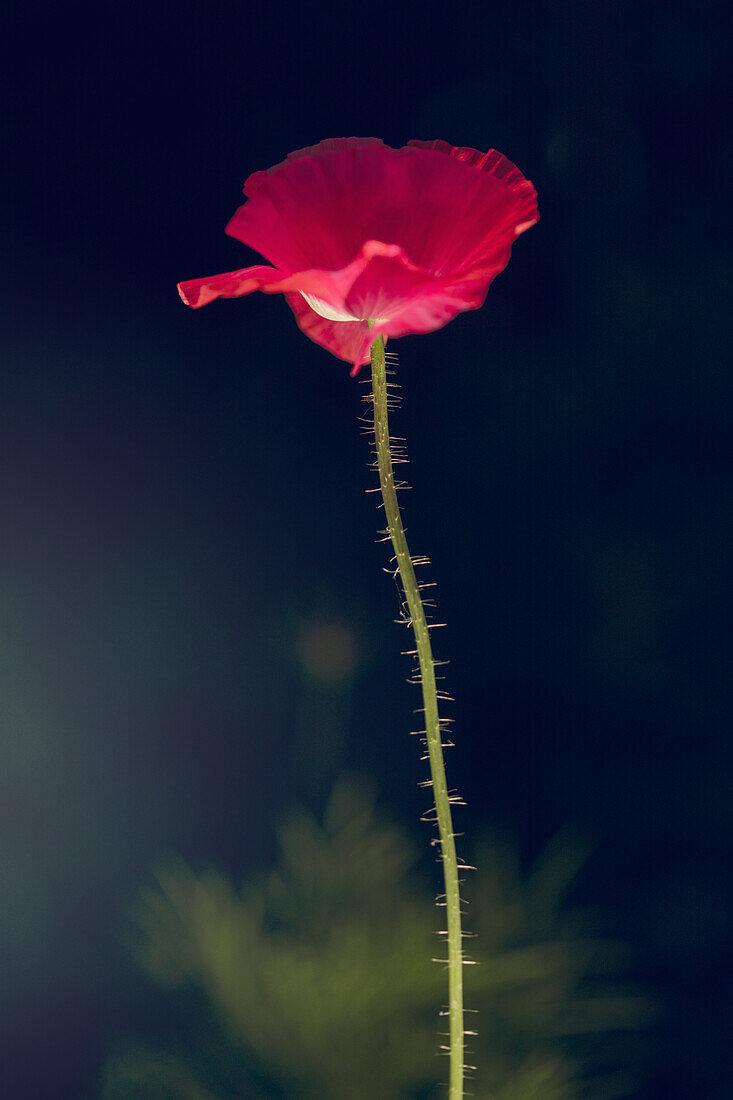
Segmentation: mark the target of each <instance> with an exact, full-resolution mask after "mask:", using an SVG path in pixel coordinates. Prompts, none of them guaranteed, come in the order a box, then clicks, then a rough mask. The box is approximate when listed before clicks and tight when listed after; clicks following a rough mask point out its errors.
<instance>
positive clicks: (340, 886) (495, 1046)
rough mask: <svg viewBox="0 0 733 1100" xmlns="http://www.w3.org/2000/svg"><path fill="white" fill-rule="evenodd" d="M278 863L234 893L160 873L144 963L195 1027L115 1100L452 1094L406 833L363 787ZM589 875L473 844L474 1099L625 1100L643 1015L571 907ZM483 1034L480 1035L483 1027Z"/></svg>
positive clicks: (206, 877)
mask: <svg viewBox="0 0 733 1100" xmlns="http://www.w3.org/2000/svg"><path fill="white" fill-rule="evenodd" d="M279 846H280V858H279V863H278V866H277V867H276V869H275V870H273V871H272V872H271V873H270V874H269V875H268V876H267V877H266V878H264V880H263V881H261V882H258V883H255V884H248V885H245V886H244V887H243V888H242V889H241V890H236V889H235V888H234V887H233V885H232V884H231V882H230V881H229V880H228V879H227V878H226V877H224V876H222V875H220V874H217V873H214V872H208V873H205V874H202V875H196V874H194V873H193V872H192V871H191V870H190V869H189V868H188V867H186V866H184V865H183V864H180V863H178V864H175V865H169V866H168V867H167V868H165V869H163V870H161V871H160V872H159V873H158V875H157V881H156V883H155V885H154V886H152V887H151V888H150V889H148V890H147V891H146V893H145V895H144V897H143V899H142V902H141V904H140V906H139V908H138V910H137V912H136V916H135V934H134V950H135V952H136V954H137V957H138V958H139V960H140V961H141V963H142V965H143V967H144V968H145V969H146V971H147V972H148V973H149V974H150V975H151V976H152V977H153V978H154V979H155V980H156V981H157V982H158V983H160V984H161V985H162V986H163V987H165V988H167V989H168V990H169V991H171V994H172V996H173V997H174V999H175V1000H176V1001H177V1002H178V1005H179V1007H180V1009H181V1010H182V1012H183V1018H184V1024H183V1030H182V1032H179V1036H178V1038H177V1041H176V1043H174V1044H172V1045H170V1046H169V1047H168V1048H167V1049H154V1048H152V1047H148V1046H144V1045H141V1044H137V1045H131V1044H127V1045H123V1046H121V1047H120V1048H119V1049H118V1051H117V1053H116V1054H114V1055H113V1056H112V1057H111V1058H110V1060H109V1062H108V1064H107V1067H106V1070H105V1074H104V1081H103V1085H102V1097H103V1100H128V1098H133V1097H135V1098H140V1100H227V1098H231V1100H234V1098H242V1100H244V1098H246V1100H276V1098H278V1100H279V1098H282V1100H285V1098H287V1100H316V1098H318V1100H398V1098H405V1097H413V1098H418V1097H419V1098H421V1100H428V1098H433V1097H437V1096H439V1095H442V1092H441V1090H440V1088H439V1082H440V1080H441V1079H442V1076H443V1075H444V1074H445V1069H444V1066H445V1065H446V1063H445V1062H443V1061H442V1060H441V1059H440V1058H439V1057H438V1045H439V1041H440V1040H439V1037H438V1036H437V1035H436V1031H437V1030H438V1027H439V1025H438V1026H436V1019H437V1018H438V1011H439V1009H440V1005H441V1000H442V998H443V997H444V996H445V976H444V973H443V969H442V967H440V966H438V965H435V964H431V962H430V960H431V958H433V957H435V956H436V955H440V940H438V939H437V937H436V921H437V920H439V917H438V914H439V913H440V910H436V909H435V907H434V906H432V905H431V903H430V898H429V895H428V894H427V892H426V891H425V890H424V889H423V888H422V886H421V883H420V879H419V876H418V875H417V873H416V868H415V856H414V853H413V851H412V848H411V845H410V843H409V842H408V840H407V838H406V837H405V836H404V835H403V833H402V832H401V831H400V830H399V829H398V828H397V827H395V826H394V825H392V824H390V823H389V822H387V821H385V820H384V818H383V816H382V815H381V813H380V812H379V811H378V810H377V809H376V807H375V800H374V797H373V795H372V794H371V792H370V791H369V789H368V788H367V786H366V785H364V784H363V783H360V782H358V781H356V780H354V779H348V778H347V779H342V780H340V781H339V782H338V783H337V785H336V787H335V789H334V791H333V793H332V795H331V798H330V800H329V802H328V805H327V808H326V811H325V815H324V819H323V822H322V823H319V822H317V821H316V820H315V819H314V818H313V817H312V816H311V815H309V814H308V813H305V812H299V813H296V814H293V815H292V816H291V817H290V818H289V819H288V820H286V821H285V822H284V823H283V825H282V827H281V829H280V830H279ZM582 862H583V853H582V852H581V851H580V849H579V848H578V846H577V845H575V844H573V843H572V842H571V841H570V840H569V839H568V838H560V839H558V840H557V841H556V842H555V844H553V845H552V847H551V848H550V849H549V850H548V851H546V852H545V854H544V856H543V857H542V859H541V860H540V861H539V862H538V863H537V865H536V866H535V868H534V869H533V870H532V872H531V873H529V874H523V873H522V871H521V868H520V865H519V862H518V860H517V858H516V856H515V855H514V854H513V853H512V852H511V850H510V848H509V846H508V845H504V844H501V843H499V842H497V841H495V840H492V841H486V842H484V844H483V845H482V846H481V847H480V850H479V853H478V863H479V866H480V873H479V874H478V875H477V876H475V877H473V879H472V880H470V881H469V883H467V889H466V895H467V896H468V897H469V898H470V906H469V910H468V912H469V916H468V921H467V923H468V926H469V927H470V928H471V929H472V930H473V932H475V934H476V938H475V940H472V941H470V944H469V950H470V949H471V947H473V948H474V950H473V957H474V960H475V962H476V964H477V965H475V966H471V967H470V968H468V970H467V999H468V1004H469V1006H470V1007H471V1008H472V1009H474V1010H475V1015H474V1014H473V1013H472V1014H470V1015H468V1017H467V1026H468V1027H469V1029H473V1028H474V1027H475V1028H476V1031H477V1034H476V1035H474V1036H471V1039H470V1042H469V1048H470V1049H472V1051H473V1056H472V1057H471V1058H470V1059H469V1060H471V1061H473V1062H475V1063H476V1066H477V1067H478V1068H477V1071H476V1074H475V1080H474V1081H473V1084H472V1085H470V1086H469V1090H470V1091H471V1092H472V1094H473V1095H474V1096H475V1097H479V1098H481V1097H486V1098H487V1100H488V1098H489V1097H491V1098H492V1100H580V1098H585V1097H598V1098H600V1097H614V1096H615V1097H618V1096H628V1095H629V1094H630V1093H631V1092H632V1091H633V1088H634V1079H633V1074H630V1073H628V1072H627V1067H626V1066H625V1065H624V1062H625V1061H628V1059H627V1058H625V1056H624V1047H623V1045H620V1046H619V1045H618V1044H616V1048H615V1049H614V1042H613V1039H614V1036H615V1037H616V1038H617V1039H618V1037H619V1036H624V1035H628V1033H629V1031H633V1030H635V1029H638V1028H639V1027H640V1026H642V1025H643V1023H644V1021H645V1019H646V1017H647V1016H648V1011H649V1008H648V1005H647V1003H646V1002H645V1000H644V999H643V998H641V997H640V996H638V995H635V994H633V993H629V992H624V991H623V989H622V988H621V986H620V984H619V982H618V980H617V979H614V978H613V974H614V972H615V971H616V969H617V964H618V961H619V951H618V949H617V948H614V947H613V946H612V945H611V944H609V943H605V942H599V941H597V940H594V939H589V938H587V937H586V936H585V934H584V931H583V922H582V921H581V919H580V918H579V917H578V915H577V914H576V913H573V912H572V911H567V910H566V908H565V907H564V899H565V896H566V893H567V890H568V887H569V886H570V884H571V883H572V881H573V879H574V876H575V874H576V872H577V871H578V869H579V867H580V866H581V865H582ZM474 1020H475V1021H477V1023H476V1024H475V1025H474V1024H473V1022H472V1021H474Z"/></svg>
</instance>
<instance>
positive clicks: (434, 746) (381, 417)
mask: <svg viewBox="0 0 733 1100" xmlns="http://www.w3.org/2000/svg"><path fill="white" fill-rule="evenodd" d="M370 327H371V325H370ZM370 356H371V370H372V400H373V408H374V438H375V447H376V456H377V466H378V469H379V484H380V488H381V491H382V500H383V502H384V511H385V515H386V517H387V528H388V531H389V537H390V539H391V541H392V546H393V548H394V553H395V560H396V563H397V570H398V572H399V576H400V580H401V583H402V590H403V593H404V598H405V603H406V605H407V610H408V612H409V624H410V625H411V626H412V630H413V633H414V636H415V648H416V653H417V661H418V667H419V676H420V686H421V690H422V699H423V709H424V714H425V737H426V740H427V747H428V757H429V761H430V776H431V780H432V786H433V796H434V799H435V814H436V820H437V826H438V836H439V851H440V857H441V861H442V864H443V878H444V882H445V902H444V904H445V909H446V916H447V931H446V933H445V935H446V936H447V944H448V959H447V963H448V1019H449V1057H450V1086H449V1098H450V1100H463V1076H464V1064H463V1061H464V1026H463V942H462V940H463V937H462V932H461V899H460V886H459V877H458V870H459V868H458V858H457V856H456V845H455V838H454V833H453V821H452V815H451V796H450V794H449V792H448V786H447V782H446V777H445V763H444V761H443V739H442V732H443V729H442V725H441V719H440V715H439V711H438V691H437V686H436V680H435V662H434V660H433V653H432V646H431V643H430V628H429V625H428V622H427V617H426V614H425V608H424V605H423V601H422V597H421V595H420V585H419V584H418V581H417V577H416V576H415V566H414V563H413V559H412V558H411V556H410V551H409V549H408V546H407V539H406V537H405V531H404V527H403V525H402V517H401V515H400V508H399V504H398V502H397V491H396V487H395V480H394V473H393V468H392V453H391V449H390V435H389V421H388V392H387V368H386V360H385V351H384V339H383V337H382V336H381V334H380V335H379V336H378V337H377V338H376V340H375V341H374V343H373V344H372V345H371V351H370Z"/></svg>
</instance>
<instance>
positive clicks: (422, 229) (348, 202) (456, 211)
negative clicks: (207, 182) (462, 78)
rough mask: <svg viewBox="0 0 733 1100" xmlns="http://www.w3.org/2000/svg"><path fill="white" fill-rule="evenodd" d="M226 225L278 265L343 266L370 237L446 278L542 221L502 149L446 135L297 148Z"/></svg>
mask: <svg viewBox="0 0 733 1100" xmlns="http://www.w3.org/2000/svg"><path fill="white" fill-rule="evenodd" d="M245 187H246V193H247V194H248V195H249V196H250V198H249V201H248V202H247V203H245V205H244V206H241V207H240V208H239V210H237V212H236V213H235V215H234V217H233V218H232V219H231V221H230V222H229V225H228V226H227V232H228V233H230V234H231V235H232V236H234V237H237V238H238V239H239V240H241V241H244V243H245V244H248V245H250V246H251V247H252V248H255V249H256V250H257V251H258V252H261V253H262V254H263V255H264V256H266V257H267V259H268V260H270V261H271V262H272V263H273V264H275V265H276V266H277V267H280V268H289V269H290V270H298V269H303V268H306V267H320V268H338V267H343V266H345V265H346V264H348V263H349V261H350V260H351V258H352V257H353V256H354V255H355V254H356V252H357V251H358V249H359V247H360V246H361V244H362V243H363V242H364V241H365V240H369V239H370V238H371V239H377V240H381V241H389V242H391V243H393V244H397V245H399V246H400V247H401V248H402V249H403V251H404V252H405V253H406V255H407V256H409V258H410V259H411V260H412V261H413V262H414V263H416V264H417V265H418V266H421V267H426V268H428V269H430V270H432V271H433V272H434V273H435V274H438V275H446V274H453V273H456V272H459V271H461V270H465V269H466V268H468V267H471V266H476V265H477V264H479V263H480V262H481V261H482V259H483V258H484V256H485V255H486V254H487V253H490V252H491V251H492V249H493V248H494V246H495V243H496V239H497V238H502V239H506V241H507V242H508V243H511V241H513V240H514V239H515V237H516V236H517V235H518V233H519V232H522V231H523V230H524V229H527V228H529V226H530V225H532V224H534V222H535V221H536V220H537V217H538V215H537V203H536V193H535V190H534V187H533V186H532V184H531V183H530V182H529V181H528V180H525V179H524V177H523V176H522V174H521V172H519V169H518V168H516V167H515V166H514V165H513V164H512V163H511V162H510V161H508V160H507V159H506V157H503V156H502V155H501V154H500V153H497V152H496V151H495V150H490V151H489V152H488V153H479V152H478V151H477V150H473V149H463V148H454V147H453V146H450V145H447V143H445V142H415V143H411V144H410V145H408V146H406V147H405V148H403V149H391V148H389V147H388V146H386V145H384V144H383V143H382V142H381V141H379V140H377V139H374V138H371V139H365V138H343V139H340V140H331V141H326V142H321V143H320V144H319V145H317V146H311V147H310V148H308V149H302V150H299V151H298V152H297V153H295V154H291V155H290V156H289V157H288V159H287V160H286V161H284V162H283V163H282V164H280V165H278V166H276V168H274V169H271V170H270V171H269V172H258V173H255V175H254V176H252V177H250V179H249V180H248V181H247V184H246V185H245Z"/></svg>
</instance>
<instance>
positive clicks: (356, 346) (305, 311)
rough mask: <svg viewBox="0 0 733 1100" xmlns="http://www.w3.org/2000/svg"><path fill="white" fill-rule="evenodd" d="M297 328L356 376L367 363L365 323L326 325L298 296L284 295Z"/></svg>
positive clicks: (368, 345) (367, 341)
mask: <svg viewBox="0 0 733 1100" xmlns="http://www.w3.org/2000/svg"><path fill="white" fill-rule="evenodd" d="M285 298H286V300H287V303H288V305H289V306H290V308H291V309H292V311H293V313H294V314H295V320H296V321H297V322H298V327H299V328H300V330H301V331H302V332H304V333H305V335H306V336H308V337H310V339H311V340H314V341H315V343H316V344H320V345H321V347H324V348H326V350H327V351H330V352H331V353H332V354H333V355H336V356H338V358H339V359H345V360H346V361H347V363H351V364H352V371H351V373H352V374H356V373H357V372H358V370H359V367H361V366H362V365H363V364H364V363H368V362H369V347H370V345H371V339H370V334H369V327H368V325H367V323H366V321H329V320H327V319H326V318H325V317H321V316H320V315H319V314H318V313H316V312H315V311H314V310H312V309H311V307H310V306H309V305H308V303H307V302H306V300H305V298H303V296H302V295H301V294H286V295H285Z"/></svg>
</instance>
